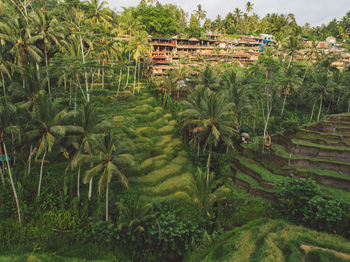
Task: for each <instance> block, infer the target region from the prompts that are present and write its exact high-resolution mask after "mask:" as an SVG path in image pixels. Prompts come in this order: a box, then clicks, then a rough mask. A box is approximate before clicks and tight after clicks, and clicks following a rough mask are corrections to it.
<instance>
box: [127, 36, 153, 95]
mask: <svg viewBox="0 0 350 262" xmlns="http://www.w3.org/2000/svg"><path fill="white" fill-rule="evenodd" d="M131 45H132V46H133V47H134V50H135V51H134V59H135V74H134V89H133V91H132V93H133V95H135V88H136V72H137V70H138V71H139V77H140V68H138V67H137V65H140V58H141V57H145V56H148V55H149V54H150V50H151V45H150V44H149V41H148V37H147V33H146V32H145V31H136V33H135V37H134V38H133V39H132V41H131ZM137 68H138V69H137ZM139 77H138V78H139ZM138 85H140V82H139V83H138ZM138 89H139V90H140V86H139V87H138Z"/></svg>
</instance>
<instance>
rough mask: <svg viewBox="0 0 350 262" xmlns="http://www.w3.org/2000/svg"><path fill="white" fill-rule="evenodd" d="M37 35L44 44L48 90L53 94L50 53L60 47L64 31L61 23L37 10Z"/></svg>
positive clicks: (34, 15)
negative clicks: (53, 48)
mask: <svg viewBox="0 0 350 262" xmlns="http://www.w3.org/2000/svg"><path fill="white" fill-rule="evenodd" d="M32 20H33V24H34V28H35V34H36V36H37V37H39V39H40V41H41V42H42V43H43V48H44V55H45V67H46V76H47V88H48V92H49V94H50V93H51V86H50V75H49V68H48V67H49V61H48V52H49V49H50V48H52V46H53V45H56V47H59V46H60V39H64V34H63V33H62V31H63V29H62V28H61V27H60V26H59V22H58V21H57V19H56V18H55V17H54V16H49V14H48V13H47V12H44V11H42V10H41V9H36V10H35V12H34V13H33V16H32Z"/></svg>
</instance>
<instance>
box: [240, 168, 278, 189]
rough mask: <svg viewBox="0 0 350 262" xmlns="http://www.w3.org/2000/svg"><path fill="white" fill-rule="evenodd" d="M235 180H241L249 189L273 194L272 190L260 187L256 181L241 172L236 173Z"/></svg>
mask: <svg viewBox="0 0 350 262" xmlns="http://www.w3.org/2000/svg"><path fill="white" fill-rule="evenodd" d="M236 178H238V179H240V180H243V181H244V182H247V183H248V184H249V185H250V188H251V189H258V190H262V191H266V192H273V189H270V188H264V187H262V186H260V184H259V182H258V181H256V180H255V179H254V178H253V177H251V176H249V175H247V174H245V173H243V172H241V171H240V170H238V171H237V173H236Z"/></svg>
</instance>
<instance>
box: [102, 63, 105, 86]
mask: <svg viewBox="0 0 350 262" xmlns="http://www.w3.org/2000/svg"><path fill="white" fill-rule="evenodd" d="M102 61H103V60H102ZM101 72H102V89H104V88H105V68H104V62H102V70H101Z"/></svg>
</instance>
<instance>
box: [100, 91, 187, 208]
mask: <svg viewBox="0 0 350 262" xmlns="http://www.w3.org/2000/svg"><path fill="white" fill-rule="evenodd" d="M122 95H123V98H122V99H118V100H117V99H115V102H114V103H110V104H108V105H106V106H105V107H104V110H105V111H110V112H111V113H110V114H109V117H110V118H112V119H113V120H114V122H115V128H116V129H117V130H119V131H118V132H120V135H121V136H123V137H126V138H129V139H130V141H131V143H132V146H131V153H132V155H134V156H135V160H136V162H137V163H138V166H139V172H138V175H137V176H134V177H131V178H129V181H130V183H131V185H132V186H133V187H134V188H135V187H136V188H137V190H138V191H139V192H141V199H144V200H150V201H151V200H164V199H170V198H172V197H174V194H175V193H176V192H178V191H183V190H184V189H185V186H186V185H188V183H189V182H188V181H189V180H190V179H191V177H192V173H193V170H194V169H193V167H192V164H191V162H190V160H189V157H188V154H187V152H186V150H185V149H184V144H183V143H182V141H181V139H179V138H178V137H179V136H176V134H175V131H176V124H177V122H176V120H174V119H173V118H172V115H171V114H170V113H169V112H168V111H167V110H165V109H164V108H163V107H162V106H161V104H160V103H159V101H158V100H157V99H156V98H155V97H154V96H153V95H152V94H151V93H150V92H149V91H148V90H142V91H141V92H140V93H139V94H138V95H137V96H135V97H134V96H132V95H131V94H130V93H129V94H128V93H127V92H124V93H122Z"/></svg>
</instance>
